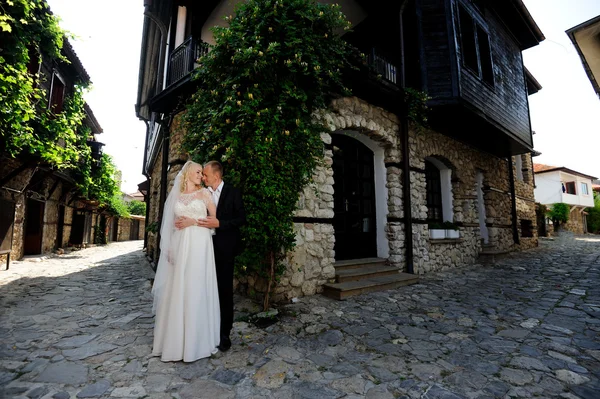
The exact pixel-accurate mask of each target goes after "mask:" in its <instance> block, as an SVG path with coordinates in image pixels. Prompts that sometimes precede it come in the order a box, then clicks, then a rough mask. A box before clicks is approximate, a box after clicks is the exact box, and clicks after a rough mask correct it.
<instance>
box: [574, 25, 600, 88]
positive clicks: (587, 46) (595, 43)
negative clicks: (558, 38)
mask: <svg viewBox="0 0 600 399" xmlns="http://www.w3.org/2000/svg"><path fill="white" fill-rule="evenodd" d="M567 35H568V36H569V38H570V39H571V41H572V42H573V45H574V46H575V48H576V49H577V54H579V58H581V62H582V63H583V68H584V69H585V73H586V74H587V75H588V78H589V79H590V82H591V83H592V86H593V87H594V90H595V91H596V94H597V95H598V96H599V97H600V84H599V81H600V15H599V16H597V17H595V18H592V19H590V20H589V21H586V22H583V23H581V24H579V25H577V26H575V27H573V28H571V29H569V30H567Z"/></svg>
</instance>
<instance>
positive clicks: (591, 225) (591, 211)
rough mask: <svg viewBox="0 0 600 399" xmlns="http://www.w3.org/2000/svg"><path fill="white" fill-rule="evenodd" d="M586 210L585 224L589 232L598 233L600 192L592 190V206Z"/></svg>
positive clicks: (599, 225)
mask: <svg viewBox="0 0 600 399" xmlns="http://www.w3.org/2000/svg"><path fill="white" fill-rule="evenodd" d="M586 210H587V213H588V215H587V218H586V219H587V226H588V231H589V232H590V233H595V234H598V233H600V194H598V193H597V192H594V207H593V208H588V209H586Z"/></svg>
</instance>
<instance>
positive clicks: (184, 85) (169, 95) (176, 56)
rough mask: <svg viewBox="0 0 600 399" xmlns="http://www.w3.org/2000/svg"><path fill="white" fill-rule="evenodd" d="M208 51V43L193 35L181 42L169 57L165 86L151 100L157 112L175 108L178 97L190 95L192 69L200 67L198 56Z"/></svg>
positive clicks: (152, 106) (191, 89)
mask: <svg viewBox="0 0 600 399" xmlns="http://www.w3.org/2000/svg"><path fill="white" fill-rule="evenodd" d="M207 53H208V44H207V43H204V42H203V41H201V40H197V39H195V38H193V37H191V36H190V37H189V38H187V39H186V40H185V41H184V42H183V43H181V44H180V45H179V46H178V47H177V48H176V49H175V50H173V52H171V54H170V55H169V58H168V65H167V77H166V79H165V87H164V89H163V90H161V91H160V92H159V93H157V94H156V95H155V96H154V97H153V98H152V99H151V101H150V104H151V109H152V111H155V112H162V113H166V112H170V111H171V110H172V109H173V108H175V106H176V103H177V98H178V97H185V96H187V95H190V94H191V93H192V91H193V88H194V85H191V84H188V83H189V82H190V81H191V78H192V71H193V70H194V69H196V68H197V67H198V64H197V63H196V61H197V60H198V58H200V57H202V56H203V55H206V54H207Z"/></svg>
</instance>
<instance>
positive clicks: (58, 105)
mask: <svg viewBox="0 0 600 399" xmlns="http://www.w3.org/2000/svg"><path fill="white" fill-rule="evenodd" d="M64 100H65V83H64V82H63V80H62V79H61V78H60V77H59V76H58V74H57V73H56V72H54V73H53V74H52V86H50V110H51V111H52V112H54V113H55V114H58V113H60V112H62V110H63V102H64Z"/></svg>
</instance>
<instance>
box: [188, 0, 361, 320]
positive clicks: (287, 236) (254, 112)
mask: <svg viewBox="0 0 600 399" xmlns="http://www.w3.org/2000/svg"><path fill="white" fill-rule="evenodd" d="M226 19H227V21H228V22H229V27H225V28H224V27H216V28H214V29H213V34H214V38H215V42H216V44H215V46H213V47H212V48H211V51H210V52H209V53H208V54H207V55H205V56H204V57H202V58H201V59H200V60H199V63H200V67H199V68H198V69H197V72H196V76H195V78H196V79H197V80H198V81H200V82H201V88H200V89H199V90H198V91H197V92H196V93H195V94H194V95H193V96H192V98H191V102H190V103H189V105H188V107H187V122H188V127H189V129H188V135H187V137H186V139H185V142H184V148H185V149H187V150H188V151H189V152H190V153H192V154H193V156H194V159H196V160H198V161H200V162H202V161H207V160H210V159H216V160H220V161H222V162H223V163H224V164H225V165H224V166H225V169H226V174H227V179H228V180H229V181H230V182H232V183H234V184H236V185H238V186H240V187H241V189H242V191H243V193H244V202H245V206H246V210H247V220H248V223H247V225H246V226H245V228H244V229H243V236H244V241H245V244H246V245H245V251H244V252H243V254H242V255H241V256H240V257H239V258H238V272H240V271H241V272H244V271H245V272H247V273H254V272H257V273H258V274H260V275H262V276H263V277H265V278H267V279H268V286H267V292H266V293H265V302H264V307H265V309H267V308H268V306H269V293H270V290H271V286H272V283H273V282H274V281H275V280H276V278H277V276H278V275H280V273H282V272H283V270H284V265H283V261H284V259H285V256H286V253H287V252H288V251H290V250H291V249H292V248H293V247H294V243H295V235H294V231H293V222H292V216H293V212H294V211H295V210H296V204H297V201H298V198H299V194H300V192H301V191H302V189H303V188H304V187H305V186H306V185H307V184H308V183H309V182H310V181H311V178H312V175H313V173H314V171H315V168H316V167H317V165H318V163H319V162H320V160H321V159H322V157H323V143H322V140H321V136H320V134H321V132H324V131H326V129H325V128H324V126H323V124H322V123H321V122H320V121H318V120H317V119H315V118H314V112H315V111H317V110H318V109H322V108H325V107H326V104H327V102H328V100H329V99H330V96H331V93H344V94H347V93H348V92H349V91H348V90H347V88H346V87H344V85H343V84H342V73H343V72H344V70H345V69H346V68H348V67H349V65H351V59H352V56H353V55H354V54H356V53H355V52H354V51H353V50H352V49H351V48H350V47H349V45H348V44H347V43H346V42H345V41H344V40H342V39H341V37H340V36H339V35H338V34H336V33H337V32H339V31H341V30H344V29H349V28H350V23H349V22H348V21H347V20H346V19H345V17H344V15H343V14H342V12H341V11H340V7H339V6H337V5H326V4H320V3H317V2H316V1H311V0H285V1H283V0H248V1H246V2H244V3H242V4H241V5H240V6H239V7H238V8H237V9H236V13H235V16H233V17H231V16H230V17H226Z"/></svg>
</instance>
